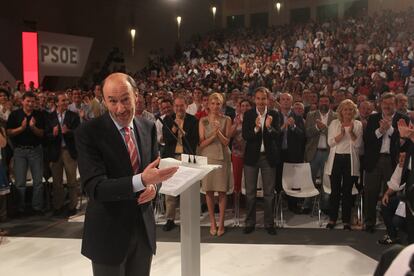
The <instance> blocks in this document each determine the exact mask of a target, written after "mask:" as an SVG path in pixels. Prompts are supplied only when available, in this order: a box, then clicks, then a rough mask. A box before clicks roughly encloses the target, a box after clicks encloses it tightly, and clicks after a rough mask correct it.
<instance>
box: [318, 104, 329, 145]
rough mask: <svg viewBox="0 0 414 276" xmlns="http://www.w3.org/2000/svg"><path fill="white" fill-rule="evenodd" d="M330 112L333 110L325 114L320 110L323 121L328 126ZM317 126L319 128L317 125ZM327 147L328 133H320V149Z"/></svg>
mask: <svg viewBox="0 0 414 276" xmlns="http://www.w3.org/2000/svg"><path fill="white" fill-rule="evenodd" d="M329 112H331V111H328V112H326V114H325V115H324V114H322V112H319V113H320V114H321V121H322V123H323V124H324V125H325V126H326V127H328V118H329ZM316 128H317V129H318V127H317V126H316ZM318 130H319V129H318ZM327 148H328V142H327V137H326V134H324V133H321V134H320V135H319V142H318V149H327Z"/></svg>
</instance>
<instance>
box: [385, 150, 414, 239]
mask: <svg viewBox="0 0 414 276" xmlns="http://www.w3.org/2000/svg"><path fill="white" fill-rule="evenodd" d="M405 158H406V153H405V152H402V153H400V159H399V163H398V166H397V167H396V168H395V170H394V173H393V174H392V176H391V179H390V181H388V183H387V184H388V189H387V191H386V192H385V193H384V195H383V197H382V200H381V203H382V204H381V216H382V218H383V220H384V224H385V227H386V228H387V234H386V235H385V236H384V237H383V238H382V239H381V240H379V241H378V243H379V244H385V245H389V244H395V243H399V242H400V239H399V238H398V229H399V228H401V227H403V225H404V224H405V202H403V201H401V198H400V196H401V194H400V191H402V190H403V189H404V188H405V184H403V185H400V183H401V178H402V171H403V167H404V161H405ZM407 158H410V156H408V157H407ZM408 162H409V165H408V167H409V169H411V161H410V160H408Z"/></svg>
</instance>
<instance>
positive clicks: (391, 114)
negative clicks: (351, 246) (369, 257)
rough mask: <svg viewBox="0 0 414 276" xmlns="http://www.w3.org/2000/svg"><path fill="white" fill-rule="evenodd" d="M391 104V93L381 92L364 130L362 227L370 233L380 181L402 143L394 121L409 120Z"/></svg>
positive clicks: (386, 176) (387, 175)
mask: <svg viewBox="0 0 414 276" xmlns="http://www.w3.org/2000/svg"><path fill="white" fill-rule="evenodd" d="M395 106H396V99H395V95H394V94H393V93H384V94H383V95H382V96H381V112H379V113H375V114H372V115H370V116H369V118H368V122H367V126H366V129H365V131H364V150H365V158H364V165H365V184H364V201H365V209H364V212H365V230H366V231H367V232H370V233H372V232H374V230H375V225H376V207H377V203H378V196H379V195H380V193H381V187H383V186H382V184H383V183H386V182H387V181H388V180H389V179H390V177H391V175H392V172H393V171H394V169H395V167H396V165H397V163H398V158H399V153H400V147H401V145H402V143H403V141H402V140H400V133H399V131H398V128H397V122H398V121H399V120H400V119H403V120H404V121H405V122H406V123H408V122H409V118H408V117H407V116H406V115H403V114H401V113H399V112H396V108H395ZM384 186H385V185H384Z"/></svg>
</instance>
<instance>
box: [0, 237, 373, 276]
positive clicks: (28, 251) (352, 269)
mask: <svg viewBox="0 0 414 276" xmlns="http://www.w3.org/2000/svg"><path fill="white" fill-rule="evenodd" d="M80 245H81V240H80V239H62V238H33V237H30V238H29V237H7V238H5V240H4V241H3V243H2V244H1V246H0V259H1V262H0V271H1V275H10V276H26V275H31V276H37V275H39V276H57V275H59V276H73V275H82V276H89V275H92V270H91V264H90V261H89V260H88V259H86V258H85V257H83V256H82V255H81V254H80V253H79V252H80ZM376 265H377V262H376V261H375V260H374V259H372V258H370V257H368V256H366V255H365V254H363V253H361V252H359V251H357V250H355V249H353V248H351V247H349V246H337V245H280V244H226V243H202V244H201V275H203V276H204V275H208V276H209V275H214V276H230V275H237V276H251V275H260V276H267V275H269V276H270V275H272V276H273V275H292V276H293V275H298V276H302V275H307V276H312V275H315V276H316V275H317V276H323V275H353V276H356V275H361V276H362V275H372V274H373V272H374V270H375V267H376ZM180 271H181V268H180V244H179V243H177V242H158V253H157V255H156V256H155V257H154V259H153V265H152V273H151V275H152V276H165V275H168V276H175V275H180Z"/></svg>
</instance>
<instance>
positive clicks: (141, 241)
mask: <svg viewBox="0 0 414 276" xmlns="http://www.w3.org/2000/svg"><path fill="white" fill-rule="evenodd" d="M135 230H136V231H133V234H132V237H131V242H130V246H129V248H128V252H127V254H126V256H125V258H124V260H123V261H122V263H120V264H119V265H106V264H97V263H94V262H92V270H93V275H94V276H149V275H150V271H151V261H152V249H151V247H150V244H149V241H148V238H147V233H146V231H145V226H144V222H143V221H142V223H139V225H137V227H136V229H135Z"/></svg>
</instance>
